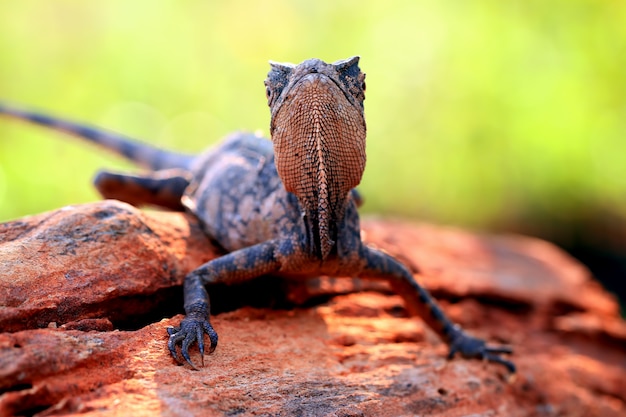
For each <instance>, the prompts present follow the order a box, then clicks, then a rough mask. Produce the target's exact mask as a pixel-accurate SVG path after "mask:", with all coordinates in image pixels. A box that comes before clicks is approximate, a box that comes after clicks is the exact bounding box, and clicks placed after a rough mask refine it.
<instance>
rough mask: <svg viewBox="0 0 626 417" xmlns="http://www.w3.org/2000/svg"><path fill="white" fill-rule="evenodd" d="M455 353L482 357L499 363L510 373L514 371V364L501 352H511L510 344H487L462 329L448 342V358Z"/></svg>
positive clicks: (468, 356)
mask: <svg viewBox="0 0 626 417" xmlns="http://www.w3.org/2000/svg"><path fill="white" fill-rule="evenodd" d="M457 353H460V354H461V356H463V357H465V358H473V359H482V360H487V361H489V362H494V363H499V364H501V365H503V366H504V367H505V368H506V369H507V370H508V371H509V372H510V373H515V371H516V368H515V364H514V363H513V362H511V361H508V360H506V359H504V358H502V357H501V356H500V355H501V354H510V353H513V349H512V348H511V347H510V346H500V345H498V346H493V345H487V343H486V342H485V341H484V340H482V339H478V338H475V337H473V336H469V335H468V334H466V333H464V332H463V331H459V333H458V335H457V336H456V337H454V338H453V340H452V343H450V353H449V354H448V359H452V358H453V357H454V356H455V355H456V354H457Z"/></svg>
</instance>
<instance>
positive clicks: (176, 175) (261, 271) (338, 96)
mask: <svg viewBox="0 0 626 417" xmlns="http://www.w3.org/2000/svg"><path fill="white" fill-rule="evenodd" d="M358 62H359V58H358V57H353V58H349V59H346V60H342V61H338V62H335V63H333V64H327V63H325V62H323V61H321V60H318V59H309V60H307V61H304V62H302V63H301V64H299V65H293V64H283V63H275V62H271V63H270V64H271V70H270V72H269V73H268V76H267V79H266V80H265V87H266V94H267V100H268V105H269V108H270V110H271V125H270V132H271V141H269V140H267V139H265V138H262V137H259V136H257V135H253V134H248V133H235V134H233V135H231V136H229V137H228V138H226V139H225V140H224V141H223V142H222V143H221V144H220V145H218V146H217V147H215V148H213V149H209V150H208V151H206V152H204V153H202V154H200V155H198V156H191V155H184V154H178V153H173V152H168V151H164V150H161V149H158V148H155V147H152V146H149V145H146V144H143V143H140V142H137V141H134V140H131V139H129V138H126V137H123V136H120V135H117V134H114V133H109V132H107V131H103V130H100V129H96V128H92V127H89V126H85V125H82V124H78V123H74V122H71V121H67V120H63V119H58V118H54V117H50V116H47V115H44V114H40V113H36V112H30V111H23V110H19V109H17V108H14V107H11V106H7V105H3V104H2V103H0V113H2V114H6V115H9V116H12V117H15V118H18V119H24V120H27V121H30V122H33V123H36V124H39V125H44V126H48V127H51V128H54V129H57V130H61V131H65V132H67V133H70V134H73V135H76V136H79V137H82V138H84V139H87V140H90V141H92V142H95V143H97V144H100V145H102V146H104V147H105V148H109V149H111V150H113V151H114V152H116V153H118V154H120V155H122V156H124V157H126V158H128V159H130V160H132V161H134V162H135V163H137V164H138V165H141V166H144V167H146V168H148V169H149V170H150V171H149V172H148V173H145V174H140V175H127V174H119V173H112V172H106V171H105V172H100V173H99V174H98V175H97V177H96V178H95V181H94V182H95V186H96V187H97V188H98V190H99V191H100V193H101V194H102V195H103V196H104V197H105V198H115V199H119V200H122V201H126V202H128V203H131V204H134V205H158V206H163V207H167V208H170V209H174V210H183V209H187V210H189V211H190V212H191V213H193V214H194V215H195V216H197V217H198V219H199V220H200V222H201V224H202V226H203V228H204V230H205V232H206V233H207V234H208V235H209V236H211V237H212V238H213V239H214V240H215V241H217V242H218V243H219V244H220V245H221V246H222V247H223V248H224V249H225V250H226V251H227V252H228V253H227V254H226V255H224V256H221V257H218V258H216V259H213V260H211V261H209V262H207V263H206V264H204V265H202V266H200V267H198V268H197V269H195V270H193V271H192V272H190V273H189V274H188V275H187V276H186V277H185V281H184V308H185V313H186V316H185V318H184V319H183V320H182V322H181V323H180V326H179V327H177V328H170V329H169V330H168V333H169V342H168V347H169V350H170V352H171V354H172V356H173V357H174V358H175V359H176V360H177V361H179V362H180V358H179V355H178V351H177V349H178V345H180V346H181V347H180V351H181V353H182V356H183V358H184V359H185V360H186V361H187V362H188V363H189V364H190V365H191V366H192V367H193V368H194V369H197V368H196V366H195V365H194V364H193V362H192V361H191V359H190V356H189V348H190V346H191V345H192V344H193V343H197V345H198V348H199V350H200V353H201V357H204V350H205V345H204V335H205V334H207V335H208V338H209V340H210V347H209V353H210V352H212V351H213V350H214V349H215V347H216V346H217V340H218V337H217V333H216V332H215V330H214V329H213V327H212V326H211V323H210V314H209V313H210V304H209V295H208V293H207V291H206V289H205V286H210V285H211V284H215V283H225V284H232V283H237V282H242V281H245V280H249V279H252V278H254V277H258V276H260V275H265V274H277V275H281V276H286V277H289V278H293V279H306V278H310V277H315V276H319V275H331V276H353V277H360V278H364V279H372V280H386V281H387V282H389V284H390V286H391V288H392V289H393V290H394V291H395V292H397V293H398V294H400V295H401V296H402V297H403V299H404V301H405V303H406V307H407V309H408V311H409V312H410V313H411V314H412V315H417V316H420V317H421V318H422V319H423V320H424V321H426V323H428V325H429V326H430V327H431V328H432V329H434V330H435V331H436V332H437V334H438V335H439V336H440V337H441V338H442V339H443V340H444V341H445V342H446V343H447V344H448V345H449V348H450V354H449V357H450V358H452V357H453V356H454V355H455V354H456V353H460V354H461V355H462V356H464V357H468V358H478V359H484V360H488V361H493V362H497V363H500V364H502V365H504V366H505V367H506V368H507V369H508V370H509V371H510V372H514V371H515V366H514V365H513V363H512V362H510V361H508V360H506V359H504V358H502V357H501V354H507V353H511V349H510V348H509V347H506V346H489V345H487V344H486V343H485V342H484V341H483V340H480V339H477V338H474V337H472V336H470V335H468V334H467V333H466V332H464V331H463V330H462V329H461V328H460V326H458V325H456V324H455V323H453V322H452V321H451V320H450V319H448V317H446V315H445V314H444V312H443V311H442V310H441V308H440V307H439V306H438V305H437V303H436V302H435V300H434V299H433V298H432V297H431V296H430V294H429V293H428V291H427V290H426V289H424V288H423V287H421V286H420V285H419V284H418V283H417V282H416V280H415V279H414V277H413V275H412V274H411V273H410V272H409V270H408V269H407V268H406V267H405V266H404V265H403V264H402V263H400V262H399V261H397V260H396V259H394V258H393V257H391V256H390V255H388V254H386V253H384V252H382V251H379V250H377V249H374V248H371V247H368V246H367V245H365V244H364V243H363V242H362V241H361V237H360V226H359V216H358V213H357V200H358V198H357V194H356V193H355V192H353V189H354V187H356V186H357V185H358V184H359V182H360V181H361V176H362V174H363V170H364V168H365V131H366V128H365V118H364V113H363V100H364V99H365V74H364V73H362V72H361V71H360V69H359V66H358Z"/></svg>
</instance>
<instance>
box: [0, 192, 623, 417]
mask: <svg viewBox="0 0 626 417" xmlns="http://www.w3.org/2000/svg"><path fill="white" fill-rule="evenodd" d="M363 228H364V232H363V234H364V239H365V240H366V241H368V242H370V243H371V244H374V245H376V246H378V247H380V248H383V249H385V250H387V251H388V252H390V253H392V254H394V255H396V256H397V257H398V258H400V259H401V260H402V261H404V262H405V263H406V264H407V265H408V266H409V267H410V268H413V270H414V271H417V266H418V265H419V267H420V271H421V272H420V274H419V276H418V279H419V280H420V281H421V282H423V283H424V284H425V285H426V286H427V287H428V288H430V289H431V291H432V292H433V294H434V295H435V296H437V297H438V298H439V299H440V300H441V304H442V305H443V307H444V309H445V310H446V311H447V312H448V313H449V314H450V316H451V317H452V318H453V319H455V320H456V321H458V322H459V323H460V324H462V325H463V326H464V327H466V328H467V329H469V330H470V331H471V332H472V333H474V334H476V335H479V336H482V337H485V338H487V339H488V340H492V341H494V342H505V343H510V344H512V345H513V346H514V348H515V353H514V356H513V360H514V361H515V363H516V364H517V366H518V369H519V372H518V374H517V375H516V377H515V378H510V377H508V376H507V374H506V372H505V370H504V369H503V368H502V367H500V366H498V365H496V364H486V363H482V362H478V361H467V360H462V359H459V358H457V359H455V360H453V361H447V360H446V359H445V356H446V353H447V351H446V347H445V345H444V344H442V343H441V342H440V341H439V340H438V339H437V337H436V336H435V335H434V334H433V333H432V332H431V331H430V330H428V328H427V327H426V326H425V325H424V324H423V323H422V322H421V321H420V320H419V319H413V318H408V317H407V316H406V312H405V310H404V308H403V306H402V301H401V298H400V297H399V296H397V295H393V294H390V293H389V292H388V291H385V289H386V288H385V286H384V285H377V286H376V288H377V289H378V290H381V291H383V293H377V292H371V291H366V292H361V293H357V294H343V295H339V296H336V297H334V298H329V297H328V294H329V293H333V292H348V291H347V289H348V288H349V287H350V284H351V283H352V281H351V280H342V279H330V278H322V279H321V283H322V285H321V287H317V286H310V285H300V286H298V285H294V284H285V283H284V282H282V281H280V280H278V279H275V278H271V277H267V278H262V279H259V280H256V281H254V282H252V283H250V284H245V285H243V286H241V287H236V288H235V287H221V288H212V289H210V293H211V294H212V301H214V306H213V307H214V308H216V309H217V310H219V311H223V312H222V313H220V314H217V315H216V316H214V318H213V325H214V327H215V328H216V330H217V331H218V333H219V334H220V345H219V346H218V348H217V350H216V351H215V353H213V354H212V355H208V356H206V357H205V358H204V368H202V370H201V371H199V372H195V371H192V370H190V369H189V368H188V367H187V366H177V365H176V364H175V363H174V361H173V360H172V359H171V358H170V356H169V353H168V351H167V349H166V346H165V344H166V340H167V334H166V328H167V326H170V325H177V324H178V322H179V321H180V319H181V318H182V316H180V315H179V313H181V312H182V291H181V287H180V286H181V283H182V281H183V277H184V275H185V274H186V273H187V272H188V271H190V270H191V269H193V268H194V267H195V266H197V265H200V264H201V263H203V262H206V261H207V260H209V259H211V258H213V257H214V256H217V255H219V249H218V248H217V247H216V246H214V245H212V244H211V242H210V241H209V240H208V239H207V238H206V237H204V236H203V234H202V233H201V230H200V228H199V226H198V224H197V223H196V222H195V221H194V219H193V218H191V217H189V216H187V215H184V214H180V213H167V212H143V211H139V210H137V209H135V208H133V207H131V206H128V205H126V204H123V203H119V202H114V201H104V202H99V203H93V204H88V205H83V206H74V207H67V208H64V209H61V210H58V211H54V212H50V213H44V214H41V215H38V216H33V217H27V218H24V219H20V220H17V221H13V222H9V223H5V224H3V225H0V331H1V332H2V333H0V416H10V415H29V416H31V415H37V416H48V415H81V416H128V415H133V416H144V415H146V416H152V415H164V416H195V415H198V416H200V415H202V416H251V415H257V416H414V415H437V416H461V415H472V416H553V415H554V416H623V415H626V324H625V323H624V321H623V320H622V319H621V318H620V317H619V311H618V306H617V304H616V302H615V300H614V299H613V298H612V297H611V296H609V295H608V294H606V293H605V292H604V291H603V290H602V289H601V288H600V286H599V285H597V284H596V283H595V282H594V281H593V280H592V279H591V277H590V276H589V274H588V272H587V271H586V270H585V269H584V268H583V267H582V266H581V265H580V264H578V263H576V262H575V261H574V260H572V259H571V258H570V257H568V256H567V255H566V254H564V253H563V252H562V251H560V250H559V249H557V248H556V247H554V246H552V245H550V244H549V243H546V242H543V241H540V240H536V239H531V238H526V237H520V236H509V237H502V236H480V235H476V234H472V233H468V232H465V231H461V230H456V229H450V228H442V227H436V226H431V225H422V224H408V223H403V222H397V221H383V220H377V219H370V220H368V221H364V222H363ZM320 288H321V290H320ZM368 288H370V287H369V286H368V287H366V288H364V289H368ZM294 303H297V304H298V303H299V304H300V305H299V306H298V305H296V306H295V307H294ZM302 303H304V304H302ZM242 305H247V306H244V307H242ZM270 306H273V307H275V308H269V307H270ZM286 307H290V308H286ZM193 355H194V356H193V359H194V361H196V363H200V361H201V358H200V357H199V354H198V353H197V351H196V350H193Z"/></svg>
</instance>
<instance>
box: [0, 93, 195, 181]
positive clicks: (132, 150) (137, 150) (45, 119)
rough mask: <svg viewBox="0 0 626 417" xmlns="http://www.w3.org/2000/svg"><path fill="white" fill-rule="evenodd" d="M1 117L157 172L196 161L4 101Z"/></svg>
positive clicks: (182, 166)
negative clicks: (78, 141)
mask: <svg viewBox="0 0 626 417" xmlns="http://www.w3.org/2000/svg"><path fill="white" fill-rule="evenodd" d="M0 114H3V115H7V116H10V117H13V118H16V119H19V120H24V121H27V122H30V123H34V124H37V125H40V126H45V127H49V128H51V129H54V130H57V131H61V132H64V133H68V134H70V135H73V136H77V137H79V138H82V139H85V140H88V141H90V142H93V143H96V144H97V145H100V146H102V147H104V148H105V149H108V150H110V151H112V152H113V153H115V154H118V155H120V156H123V157H125V158H127V159H129V160H130V161H132V162H134V163H136V164H137V165H139V166H142V167H144V168H148V169H150V170H153V171H158V170H161V169H170V168H184V169H189V168H190V166H191V163H192V161H193V160H194V159H195V156H194V155H188V154H181V153H176V152H170V151H166V150H163V149H160V148H157V147H155V146H152V145H148V144H146V143H142V142H139V141H137V140H134V139H131V138H129V137H126V136H124V135H120V134H117V133H114V132H109V131H107V130H104V129H100V128H97V127H92V126H89V125H85V124H81V123H76V122H72V121H70V120H65V119H60V118H56V117H53V116H49V115H46V114H42V113H38V112H34V111H28V110H21V109H18V108H16V107H13V106H10V105H7V104H5V103H2V102H0Z"/></svg>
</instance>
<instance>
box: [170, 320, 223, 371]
mask: <svg viewBox="0 0 626 417" xmlns="http://www.w3.org/2000/svg"><path fill="white" fill-rule="evenodd" d="M167 333H168V334H169V335H170V339H169V341H168V342H167V347H168V348H169V350H170V353H171V354H172V356H173V357H174V359H176V361H177V362H178V363H182V361H181V360H180V358H179V356H178V352H176V345H177V344H178V343H181V346H180V351H181V353H182V355H183V358H184V359H185V361H187V363H188V364H189V365H191V367H192V368H193V369H195V370H196V371H198V370H199V369H198V368H197V367H196V365H194V363H193V362H192V361H191V358H190V357H189V346H191V344H192V343H193V342H197V343H198V350H200V357H201V358H202V359H201V360H202V366H204V334H205V333H206V334H207V335H209V339H210V340H211V346H210V347H209V353H212V352H213V351H214V350H215V348H216V347H217V333H216V332H215V330H213V326H211V323H209V322H208V321H207V320H206V319H198V318H193V317H185V318H184V319H183V320H182V321H181V322H180V326H179V327H169V328H168V329H167Z"/></svg>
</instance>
